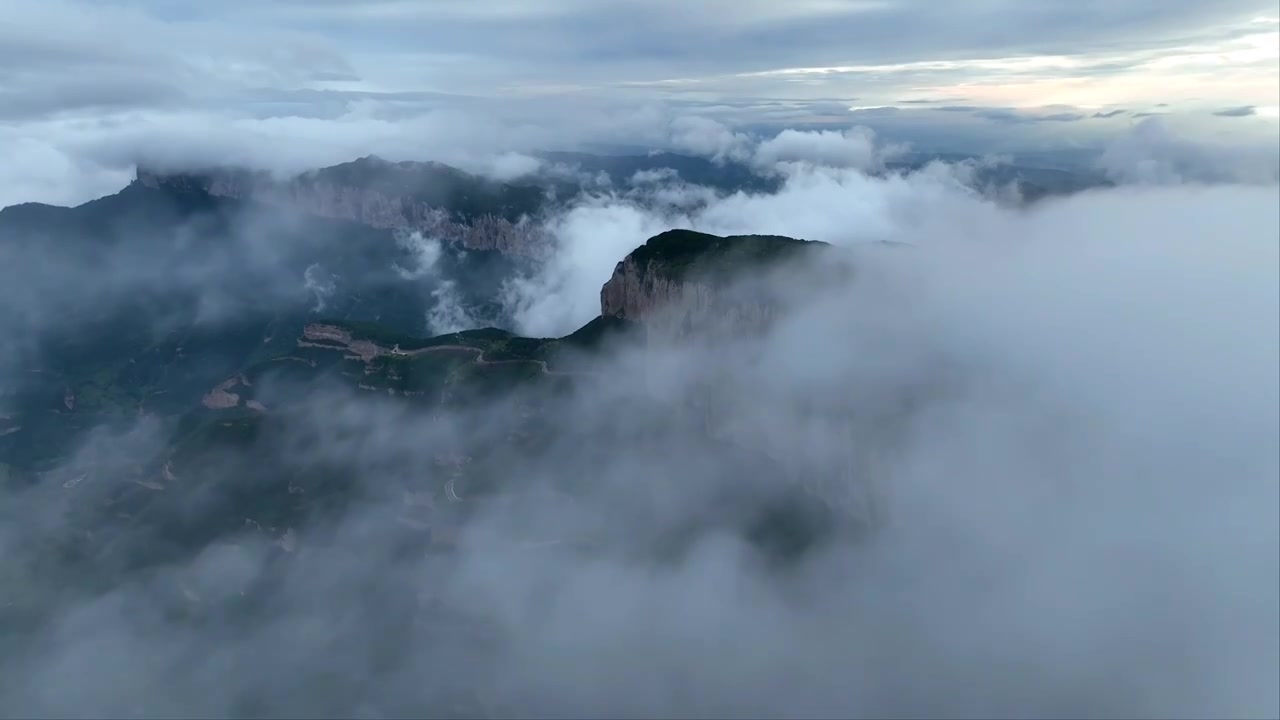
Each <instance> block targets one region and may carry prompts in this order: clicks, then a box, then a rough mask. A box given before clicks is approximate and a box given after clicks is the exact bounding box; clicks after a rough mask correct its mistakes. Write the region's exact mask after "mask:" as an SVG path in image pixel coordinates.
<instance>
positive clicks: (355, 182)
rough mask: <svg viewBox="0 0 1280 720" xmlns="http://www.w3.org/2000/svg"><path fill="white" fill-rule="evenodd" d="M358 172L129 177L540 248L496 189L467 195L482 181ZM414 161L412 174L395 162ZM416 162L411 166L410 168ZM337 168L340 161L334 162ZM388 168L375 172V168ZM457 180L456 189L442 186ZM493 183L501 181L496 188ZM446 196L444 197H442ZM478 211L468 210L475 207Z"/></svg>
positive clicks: (480, 244) (442, 235)
mask: <svg viewBox="0 0 1280 720" xmlns="http://www.w3.org/2000/svg"><path fill="white" fill-rule="evenodd" d="M348 165H350V166H356V167H358V169H359V170H360V171H361V172H359V173H354V172H351V171H349V170H346V171H344V172H336V171H335V170H337V168H326V169H324V170H320V171H313V172H310V173H304V174H303V175H299V176H296V177H294V178H291V179H289V180H277V179H275V178H273V177H272V176H270V175H269V174H267V173H261V172H251V171H243V170H225V169H224V170H214V171H210V172H205V173H160V172H154V171H150V170H147V169H145V168H138V171H137V182H139V183H141V184H142V185H146V186H148V187H155V188H161V187H173V188H179V189H183V190H187V191H199V192H205V193H208V194H210V195H213V196H216V197H225V198H233V199H239V200H253V201H257V202H261V203H266V204H269V205H276V206H279V207H286V208H289V209H291V210H295V211H298V212H303V213H307V214H310V215H316V216H319V217H327V218H334V219H339V220H350V221H353V222H358V223H361V224H363V225H368V226H370V227H375V228H379V229H392V230H399V229H403V230H417V231H420V232H422V233H424V234H427V235H430V236H432V237H435V238H439V239H441V240H444V241H446V242H453V243H457V244H459V245H461V246H462V247H465V248H468V249H473V250H497V251H499V252H502V253H505V254H508V255H517V256H525V257H537V256H539V255H541V254H542V253H543V252H544V251H545V249H546V248H547V247H548V242H547V238H546V234H545V232H544V231H543V230H542V228H541V227H540V225H539V224H538V223H536V222H532V221H530V220H529V219H527V217H525V216H517V217H516V218H515V219H514V220H513V219H511V218H510V217H504V216H503V215H502V214H499V213H500V212H505V213H506V214H507V215H512V214H514V213H513V211H512V210H511V208H510V207H509V205H508V204H504V201H505V200H507V199H508V198H505V197H503V194H502V193H501V192H500V191H499V190H494V191H492V192H493V195H494V197H493V199H492V201H490V202H489V204H490V205H492V206H493V211H492V212H485V211H483V207H484V203H485V199H484V198H479V199H478V198H476V197H474V196H475V195H477V194H478V193H477V192H476V190H475V188H476V187H483V186H484V183H485V181H483V180H481V179H479V178H476V177H474V176H468V175H466V174H464V173H462V172H461V171H458V170H455V169H453V168H448V167H447V166H439V168H444V170H439V169H438V168H437V167H436V166H435V165H433V164H426V163H422V164H413V163H409V164H405V163H401V164H392V163H385V161H379V160H377V159H376V158H375V159H365V160H363V161H357V162H356V163H349V164H348ZM404 165H409V166H414V167H413V168H412V170H417V172H412V173H411V171H409V170H406V169H405V168H403V167H401V166H404ZM419 165H420V166H421V167H417V166H419ZM338 167H339V168H343V167H344V166H338ZM382 167H387V168H391V169H392V170H389V171H387V172H380V168H382ZM425 173H431V174H432V175H433V177H431V178H430V181H431V184H432V186H431V188H430V189H429V192H423V188H422V184H423V182H424V179H423V178H424V174H425ZM451 183H453V184H455V185H459V186H460V187H459V188H458V189H455V188H453V187H450V184H451ZM498 187H501V186H498ZM521 190H522V192H521V193H519V197H518V199H519V200H520V201H521V203H522V204H525V205H528V204H529V203H530V197H529V195H530V191H532V189H531V188H522V189H521ZM451 195H452V196H453V197H452V198H451V197H450V196H451ZM455 198H456V199H457V203H458V204H465V205H466V206H467V210H469V211H471V212H468V213H465V214H464V213H460V212H458V211H457V210H455V209H454V208H451V207H449V205H450V204H452V203H450V200H451V199H455ZM478 208H479V209H480V211H479V212H476V210H477V209H478Z"/></svg>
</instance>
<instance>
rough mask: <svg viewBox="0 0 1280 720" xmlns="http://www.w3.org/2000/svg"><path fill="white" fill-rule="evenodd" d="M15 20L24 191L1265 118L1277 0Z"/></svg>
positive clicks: (606, 5)
mask: <svg viewBox="0 0 1280 720" xmlns="http://www.w3.org/2000/svg"><path fill="white" fill-rule="evenodd" d="M0 19H2V20H3V21H0V151H4V153H5V156H6V157H9V158H16V159H17V161H16V162H13V163H11V165H12V166H14V167H19V168H22V169H20V170H15V169H13V167H11V168H10V169H8V170H6V171H4V172H3V173H0V175H2V176H0V184H3V183H5V182H8V183H10V184H12V183H14V182H20V183H25V185H26V186H27V187H28V188H30V189H29V190H28V191H27V194H29V195H31V196H32V199H38V198H44V197H46V196H47V195H49V193H50V192H53V191H51V190H49V188H66V187H70V185H68V181H66V180H65V179H64V176H65V175H66V173H68V172H73V171H75V172H80V173H81V174H80V175H77V176H76V177H77V178H79V177H91V176H92V175H93V173H96V172H99V171H101V169H102V168H104V167H105V168H110V169H111V170H112V172H115V173H119V172H124V170H123V168H124V167H125V166H128V165H130V164H131V163H132V162H134V161H136V160H137V159H138V158H137V156H138V155H139V154H140V153H143V154H146V153H152V154H154V153H156V152H163V153H173V152H182V151H185V150H184V149H186V148H190V147H191V146H193V145H199V144H201V143H207V144H208V146H209V147H210V148H216V152H213V153H212V154H214V155H218V154H227V155H231V156H234V155H236V154H237V152H239V153H240V154H241V155H255V154H256V155H261V154H262V150H261V148H260V147H258V146H253V148H254V149H252V150H250V149H248V148H250V147H251V146H250V145H245V144H243V143H242V144H237V143H236V139H237V138H245V137H249V136H256V137H259V138H267V139H269V140H270V142H266V141H264V144H265V145H266V146H267V147H271V148H274V147H275V146H277V145H282V144H284V143H281V142H278V140H280V139H282V138H283V139H291V140H297V143H295V145H296V144H302V143H303V142H304V141H305V144H306V145H309V146H312V147H314V146H323V147H324V148H326V152H325V153H320V154H319V155H314V154H311V153H308V152H304V151H303V150H300V149H297V148H296V147H292V148H285V149H281V150H280V153H281V154H282V156H285V157H283V159H282V158H275V157H273V158H272V160H273V161H276V160H280V161H287V162H291V163H293V164H295V165H300V164H308V163H310V162H313V161H320V160H330V159H333V158H348V157H349V156H355V155H358V154H361V153H362V152H368V151H371V150H372V149H378V148H382V149H383V151H384V152H385V148H386V146H387V145H392V146H394V147H396V148H402V149H403V152H400V153H399V154H403V155H406V156H414V155H418V156H425V155H440V154H445V155H446V156H445V157H443V158H440V159H444V160H446V161H448V160H450V159H451V158H450V157H448V156H447V155H448V152H449V151H452V152H454V153H463V152H472V151H475V150H478V149H481V148H483V149H486V150H498V149H504V148H505V149H530V148H531V146H568V145H572V144H574V143H575V142H582V141H607V142H615V143H618V142H628V141H630V142H633V143H635V144H641V145H643V144H653V143H657V144H661V142H662V141H663V139H664V138H665V137H667V136H669V134H670V133H669V129H668V128H669V124H670V123H671V122H672V120H673V119H675V118H678V117H680V116H683V115H690V114H694V115H700V116H706V117H712V118H715V119H717V120H718V121H720V122H724V123H726V124H729V125H741V126H748V127H753V126H760V125H765V126H769V127H780V126H796V125H805V124H824V125H854V124H863V125H867V126H870V127H873V128H875V129H876V130H877V131H878V132H880V133H881V134H884V135H888V136H900V137H901V138H902V139H905V140H908V141H912V142H915V143H917V144H918V145H921V146H925V147H930V148H935V149H947V150H965V149H974V150H976V151H989V150H996V151H1003V150H1018V149H1026V148H1033V149H1034V148H1047V147H1052V146H1057V145H1066V146H1070V145H1073V144H1074V145H1096V144H1097V143H1099V142H1101V140H1102V139H1103V138H1105V136H1107V135H1108V134H1111V133H1114V132H1117V131H1119V130H1123V129H1124V128H1126V127H1128V126H1129V125H1131V124H1132V123H1133V122H1135V120H1137V119H1139V118H1140V117H1142V116H1146V115H1148V114H1167V115H1169V116H1170V118H1171V120H1175V121H1176V122H1178V123H1180V127H1186V128H1190V129H1191V131H1193V132H1196V133H1200V134H1204V135H1209V136H1221V137H1252V138H1255V139H1256V138H1267V137H1273V136H1275V134H1276V122H1277V115H1278V114H1280V109H1278V106H1280V10H1278V9H1277V5H1276V1H1275V0H1214V1H1213V2H1207V1H1205V0H967V1H964V2H937V0H787V2H779V1H778V0H703V1H701V2H688V1H687V0H537V1H536V2H535V1H534V0H362V1H359V2H356V1H354V0H353V1H344V0H220V1H219V2H207V1H201V2H195V1H194V0H42V1H41V2H29V1H28V0H0ZM969 146H972V147H969ZM175 148H177V149H178V150H175ZM290 152H292V153H293V155H292V156H288V153H290ZM392 154H396V153H392ZM235 159H238V160H243V159H245V158H243V157H236V158H235ZM32 166H34V167H35V168H37V169H36V170H31V169H29V168H30V167H32ZM55 170H56V172H55ZM86 172H87V173H89V174H88V175H85V174H84V173H86ZM99 177H101V176H99ZM117 179H118V178H116V177H115V176H114V175H112V176H111V182H115V181H116V180H117ZM76 182H77V183H78V182H80V181H79V180H77V181H76ZM95 182H97V181H95ZM100 182H104V183H105V182H106V180H100ZM108 184H109V183H108ZM59 192H61V191H59ZM76 192H79V191H78V190H77V191H76ZM54 194H57V193H54ZM80 194H83V193H80ZM11 195H12V193H11V192H10V193H4V194H2V195H0V200H3V199H8V198H9V197H10V196H11Z"/></svg>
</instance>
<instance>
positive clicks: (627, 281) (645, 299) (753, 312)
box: [600, 256, 777, 341]
mask: <svg viewBox="0 0 1280 720" xmlns="http://www.w3.org/2000/svg"><path fill="white" fill-rule="evenodd" d="M776 312H777V306H776V305H775V304H773V303H770V302H768V301H767V300H763V299H758V298H754V299H752V298H744V297H741V295H740V294H739V293H731V292H727V291H726V290H725V288H723V287H718V286H716V285H714V284H712V283H708V282H703V281H700V280H697V279H690V278H678V277H673V276H672V275H670V274H668V273H667V272H666V269H665V268H663V267H662V266H661V264H660V263H657V262H654V261H648V262H645V263H643V264H642V262H640V261H637V260H636V259H635V258H634V257H632V256H628V257H627V258H626V259H625V260H623V261H622V262H620V263H618V265H617V266H616V267H615V268H614V270H613V276H612V277H610V278H609V281H608V282H606V283H605V284H604V287H602V288H601V289H600V314H601V315H604V316H606V317H616V318H620V319H623V320H629V321H631V322H636V323H640V324H641V325H642V326H643V327H644V328H645V329H646V331H647V334H648V336H649V338H650V340H671V341H675V340H681V339H685V338H687V337H690V336H692V335H697V336H699V337H701V338H705V339H708V340H711V339H714V338H717V337H720V336H722V335H723V334H725V333H736V332H742V331H747V330H752V329H760V328H763V327H765V326H767V325H768V323H769V322H770V321H771V320H772V319H773V318H774V316H775V314H776Z"/></svg>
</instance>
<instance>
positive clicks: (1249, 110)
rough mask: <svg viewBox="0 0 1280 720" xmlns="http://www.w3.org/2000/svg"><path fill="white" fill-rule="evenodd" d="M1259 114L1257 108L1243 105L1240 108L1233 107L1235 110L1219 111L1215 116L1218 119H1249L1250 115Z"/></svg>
mask: <svg viewBox="0 0 1280 720" xmlns="http://www.w3.org/2000/svg"><path fill="white" fill-rule="evenodd" d="M1257 113H1258V109H1257V108H1255V107H1254V106H1252V105H1241V106H1240V107H1233V108H1226V109H1225V110H1219V111H1217V112H1215V113H1214V115H1217V116H1218V117H1249V116H1250V115H1256V114H1257Z"/></svg>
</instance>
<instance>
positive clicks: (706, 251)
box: [629, 230, 830, 280]
mask: <svg viewBox="0 0 1280 720" xmlns="http://www.w3.org/2000/svg"><path fill="white" fill-rule="evenodd" d="M828 247H830V246H829V245H828V244H827V243H824V242H818V241H810V240H797V239H795V238H790V237H785V236H782V235H728V236H720V235H711V234H709V233H702V232H696V231H693V230H668V231H666V232H664V233H660V234H658V235H655V236H653V237H651V238H649V240H648V241H646V242H645V244H644V245H641V246H640V247H638V248H636V249H635V250H634V251H633V252H632V253H631V255H630V256H629V257H630V259H631V261H632V262H633V263H634V264H635V265H636V266H638V267H640V268H641V269H643V270H647V271H654V272H659V273H662V274H663V275H664V276H667V277H669V278H670V279H673V280H680V279H685V278H688V277H692V276H697V275H703V274H726V273H728V274H733V273H738V272H743V271H750V270H751V269H754V268H759V267H762V266H767V265H770V264H773V263H777V262H782V261H785V260H788V259H790V258H794V257H797V256H798V255H799V254H800V253H803V252H806V251H810V250H814V249H817V248H828Z"/></svg>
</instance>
